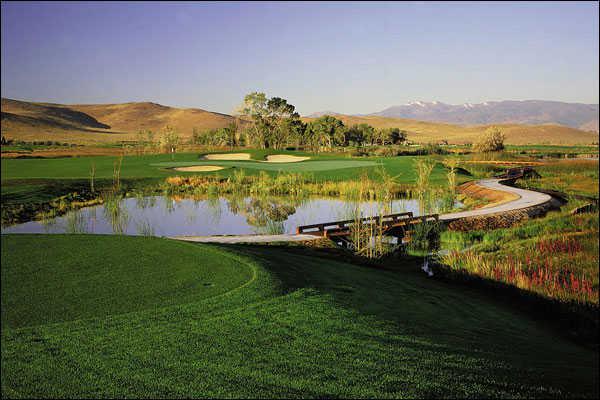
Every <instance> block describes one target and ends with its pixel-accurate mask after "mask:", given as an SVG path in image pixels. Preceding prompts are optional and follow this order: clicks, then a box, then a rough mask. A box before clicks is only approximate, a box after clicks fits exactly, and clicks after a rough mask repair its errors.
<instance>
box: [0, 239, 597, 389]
mask: <svg viewBox="0 0 600 400" xmlns="http://www.w3.org/2000/svg"><path fill="white" fill-rule="evenodd" d="M111 242H112V244H111ZM36 245H37V246H38V248H41V247H44V248H45V250H44V257H43V259H47V260H61V263H66V264H67V265H75V264H77V265H79V266H80V268H81V269H83V270H84V271H86V272H85V273H84V274H80V273H73V271H72V269H70V268H66V267H59V266H58V263H55V262H50V261H43V260H41V259H40V258H35V257H34V256H30V255H27V254H26V253H28V252H32V251H34V249H33V248H32V247H31V246H36ZM112 247H114V248H115V249H118V253H119V258H115V260H116V261H115V263H114V264H113V267H112V268H111V270H112V271H113V273H103V271H104V272H108V271H106V268H105V266H104V264H105V262H104V261H105V260H106V257H105V256H104V254H105V253H106V252H105V251H101V249H110V248H112ZM153 248H158V249H160V250H161V253H162V252H164V253H165V254H168V255H170V256H171V257H170V258H168V259H165V258H162V259H154V258H153V257H141V256H140V254H145V253H146V252H148V251H151V249H153ZM9 253H10V254H9ZM179 254H184V255H186V256H185V257H181V258H180V257H179V256H178V255H179ZM82 255H85V257H82ZM186 257H187V258H186ZM2 258H3V259H2V271H3V272H2V273H3V276H2V278H3V279H2V299H3V304H2V309H3V310H4V309H5V304H4V301H5V300H4V299H5V293H9V292H10V293H12V294H11V298H13V297H15V296H17V295H19V294H18V293H20V292H23V293H26V294H27V295H26V296H25V295H19V296H21V297H20V299H21V300H20V301H21V302H25V303H28V304H27V306H24V307H25V309H33V310H43V309H48V310H56V309H58V308H59V307H63V305H61V304H64V301H63V296H64V295H65V293H70V294H69V296H70V302H71V303H74V304H80V305H81V306H80V308H81V310H82V311H85V312H86V313H87V314H88V316H90V317H94V318H88V319H76V320H70V321H67V319H73V318H74V315H75V310H76V308H77V307H72V310H73V312H72V313H71V314H70V317H69V318H63V319H62V320H64V321H65V322H61V323H53V324H44V325H41V324H43V323H44V322H48V318H47V317H46V316H45V315H44V314H43V313H42V312H37V311H36V312H33V316H32V317H30V321H29V323H33V324H35V323H38V324H40V325H37V326H30V327H23V328H19V327H18V326H19V321H20V320H21V318H20V317H18V315H17V314H19V313H18V312H17V311H15V309H14V307H9V308H8V310H7V314H8V317H7V321H9V323H8V324H3V331H2V395H3V396H10V397H40V396H42V397H54V396H57V397H80V396H82V397H211V398H214V397H218V398H222V397H362V398H364V397H562V396H588V397H594V396H597V395H598V388H597V387H598V378H597V376H598V363H597V362H598V356H597V352H594V351H591V350H587V349H584V348H582V347H579V346H577V345H575V344H573V343H571V342H568V341H566V340H564V339H562V338H561V337H559V336H557V335H556V334H555V333H553V332H551V331H548V330H547V329H545V328H544V327H543V326H541V325H538V324H537V323H535V322H533V321H532V320H530V319H528V318H527V317H525V316H524V315H522V314H521V313H519V312H516V311H514V310H512V309H509V308H506V307H505V306H501V305H498V304H496V303H494V302H492V301H491V300H489V299H488V298H486V297H484V296H483V295H481V294H477V293H475V292H471V291H469V290H465V289H464V288H461V289H458V288H456V287H452V286H449V285H447V284H444V283H441V282H438V281H435V280H431V279H428V278H427V277H426V276H425V275H424V274H422V273H419V272H418V266H416V265H409V264H402V263H401V262H399V265H398V270H397V271H383V270H376V269H370V268H366V267H360V266H355V265H351V264H347V263H343V262H336V261H331V260H329V259H323V258H319V257H316V256H315V255H314V254H313V253H310V252H309V251H307V252H304V253H303V252H299V251H297V250H296V251H294V250H292V249H286V248H268V249H266V248H260V247H236V248H218V247H211V246H206V245H196V244H192V243H178V242H174V241H170V240H165V239H146V238H132V237H116V236H106V237H102V238H100V237H97V236H79V235H73V236H68V235H56V236H44V235H13V236H10V235H9V236H3V237H2ZM136 258H139V260H136ZM182 259H187V260H188V261H186V262H183V261H181V260H182ZM187 262H194V263H195V264H196V268H193V267H191V266H190V265H187ZM30 263H35V264H36V266H30V265H29V264H30ZM7 264H8V265H7ZM120 264H131V265H133V266H123V265H120ZM5 269H8V270H9V272H10V273H6V277H7V278H8V279H5V272H4V270H5ZM48 270H50V271H48ZM156 270H168V271H169V273H168V274H166V273H165V272H160V273H158V272H156ZM248 271H253V273H254V275H253V276H254V279H250V280H248ZM196 274H197V275H196ZM207 274H208V275H207ZM210 274H212V275H210ZM86 275H89V276H90V277H91V278H92V279H94V285H93V286H98V289H95V290H91V295H90V289H89V288H90V287H91V286H92V285H91V284H83V288H86V287H87V289H79V287H80V285H81V284H82V283H81V281H82V279H83V278H84V276H86ZM37 276H39V277H46V278H45V279H50V281H51V284H48V285H45V284H44V283H43V282H37V281H38V279H37V278H36V277H37ZM102 277H103V279H105V282H106V284H103V283H102V281H101V279H102ZM174 277H181V280H182V282H191V281H194V280H196V278H197V277H201V278H198V279H200V280H201V281H202V282H204V281H205V280H208V279H211V281H212V282H215V283H216V282H221V284H222V285H223V287H222V288H220V289H219V290H217V291H215V292H213V293H210V294H208V293H203V292H202V290H198V291H197V292H196V291H195V290H192V291H188V292H186V291H185V290H183V291H181V293H180V290H179V289H178V288H180V287H181V286H178V284H173V282H174V281H176V279H175V278H174ZM120 279H123V280H124V283H118V282H119V280H120ZM158 280H159V281H160V282H161V283H162V282H164V287H165V291H166V293H167V295H165V296H164V298H162V299H154V297H155V296H154V293H155V292H153V291H152V290H150V289H146V288H147V287H156V288H159V287H160V286H161V284H159V282H157V281H158ZM27 281H30V283H28V284H24V282H27ZM34 281H35V282H34ZM60 281H62V282H64V284H63V286H61V285H58V284H57V282H60ZM52 282H53V283H52ZM242 282H243V283H242ZM240 284H241V285H242V286H241V287H240V286H239V285H240ZM114 285H119V287H120V288H119V290H118V292H115V291H114V289H113V287H114ZM33 286H35V287H36V290H31V288H32V287H33ZM182 286H183V287H185V284H183V283H182ZM7 291H8V292H7ZM48 291H50V292H51V293H48ZM15 293H17V294H15ZM88 296H91V297H92V298H94V299H98V298H102V299H105V302H106V303H105V304H96V305H93V303H94V302H92V301H91V300H90V299H86V297H88ZM124 299H127V300H126V301H124ZM138 299H139V300H138ZM164 299H170V302H169V300H167V302H166V303H165V302H164ZM138 301H139V302H140V303H142V304H143V307H139V308H135V307H134V308H132V307H131V304H137V303H138ZM128 304H129V305H128ZM109 310H110V312H111V315H108V316H107V315H105V314H106V312H107V311H109ZM36 319H37V321H36ZM56 320H60V318H58V319H56V318H55V319H54V321H56ZM10 321H13V322H10ZM15 321H16V322H15ZM6 325H8V327H7V326H6Z"/></svg>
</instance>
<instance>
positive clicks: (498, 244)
mask: <svg viewBox="0 0 600 400" xmlns="http://www.w3.org/2000/svg"><path fill="white" fill-rule="evenodd" d="M577 204H578V203H577V202H574V206H575V205H577ZM442 243H443V247H444V248H446V249H448V250H449V253H448V254H447V255H445V256H443V257H441V258H440V259H441V262H442V263H443V264H445V265H447V266H449V267H450V268H451V269H453V270H456V271H459V272H462V273H465V274H473V275H478V276H482V277H485V278H489V279H492V280H496V281H500V282H504V283H507V284H509V285H513V286H516V287H518V288H521V289H524V290H528V291H532V292H536V293H538V294H540V295H542V296H545V297H548V298H552V299H556V300H559V301H576V302H579V303H591V304H596V305H598V262H599V259H598V251H599V249H598V213H597V212H596V213H586V214H578V215H570V214H569V211H568V210H565V211H558V212H551V213H549V214H548V215H547V216H546V217H544V218H541V219H536V220H527V221H525V222H523V223H520V224H518V225H517V226H514V227H511V228H504V229H497V230H491V231H484V230H479V231H470V232H455V231H446V232H443V233H442Z"/></svg>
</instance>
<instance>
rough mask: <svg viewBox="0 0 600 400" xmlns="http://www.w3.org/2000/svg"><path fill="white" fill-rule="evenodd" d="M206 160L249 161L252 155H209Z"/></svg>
mask: <svg viewBox="0 0 600 400" xmlns="http://www.w3.org/2000/svg"><path fill="white" fill-rule="evenodd" d="M202 158H204V159H205V160H249V159H250V153H223V154H207V155H205V156H204V157H202Z"/></svg>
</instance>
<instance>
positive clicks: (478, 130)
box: [302, 114, 598, 145]
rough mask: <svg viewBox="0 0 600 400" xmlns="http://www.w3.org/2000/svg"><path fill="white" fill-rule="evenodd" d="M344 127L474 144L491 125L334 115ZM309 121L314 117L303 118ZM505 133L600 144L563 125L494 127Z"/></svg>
mask: <svg viewBox="0 0 600 400" xmlns="http://www.w3.org/2000/svg"><path fill="white" fill-rule="evenodd" d="M334 117H335V118H338V119H340V120H342V121H343V122H344V124H345V125H348V126H349V125H355V124H369V125H371V126H373V127H375V128H399V129H402V130H404V131H406V132H407V134H408V138H409V139H410V140H412V141H414V142H417V143H427V142H440V141H442V140H447V141H448V143H454V144H464V143H472V142H473V141H475V140H476V139H477V138H478V137H479V135H481V134H482V133H483V132H485V130H486V129H487V128H488V127H489V126H490V125H476V126H461V125H453V124H445V123H436V122H425V121H417V120H412V119H404V118H391V117H380V116H353V115H343V114H337V115H334ZM302 119H303V120H304V121H310V120H313V119H314V118H308V117H306V118H302ZM495 126H498V127H500V128H501V129H502V131H503V132H504V133H505V134H506V142H507V144H564V145H574V144H591V143H597V142H598V133H597V132H586V131H582V130H579V129H575V128H569V127H566V126H561V125H518V124H495Z"/></svg>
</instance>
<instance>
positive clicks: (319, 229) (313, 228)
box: [296, 211, 413, 236]
mask: <svg viewBox="0 0 600 400" xmlns="http://www.w3.org/2000/svg"><path fill="white" fill-rule="evenodd" d="M412 216H413V213H412V212H410V211H409V212H403V213H397V214H389V215H384V216H379V215H377V216H374V217H365V218H361V219H360V220H358V222H359V223H361V224H363V223H365V222H367V223H376V224H380V223H382V224H386V225H388V224H394V223H396V222H397V221H399V220H402V219H406V218H411V217H412ZM356 222H357V220H354V219H347V220H342V221H333V222H323V223H320V224H311V225H302V226H299V227H298V228H296V233H297V234H303V233H304V234H311V235H315V234H319V235H323V236H325V231H327V230H339V229H345V228H348V227H349V225H353V224H355V223H356ZM327 228H331V229H327Z"/></svg>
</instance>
